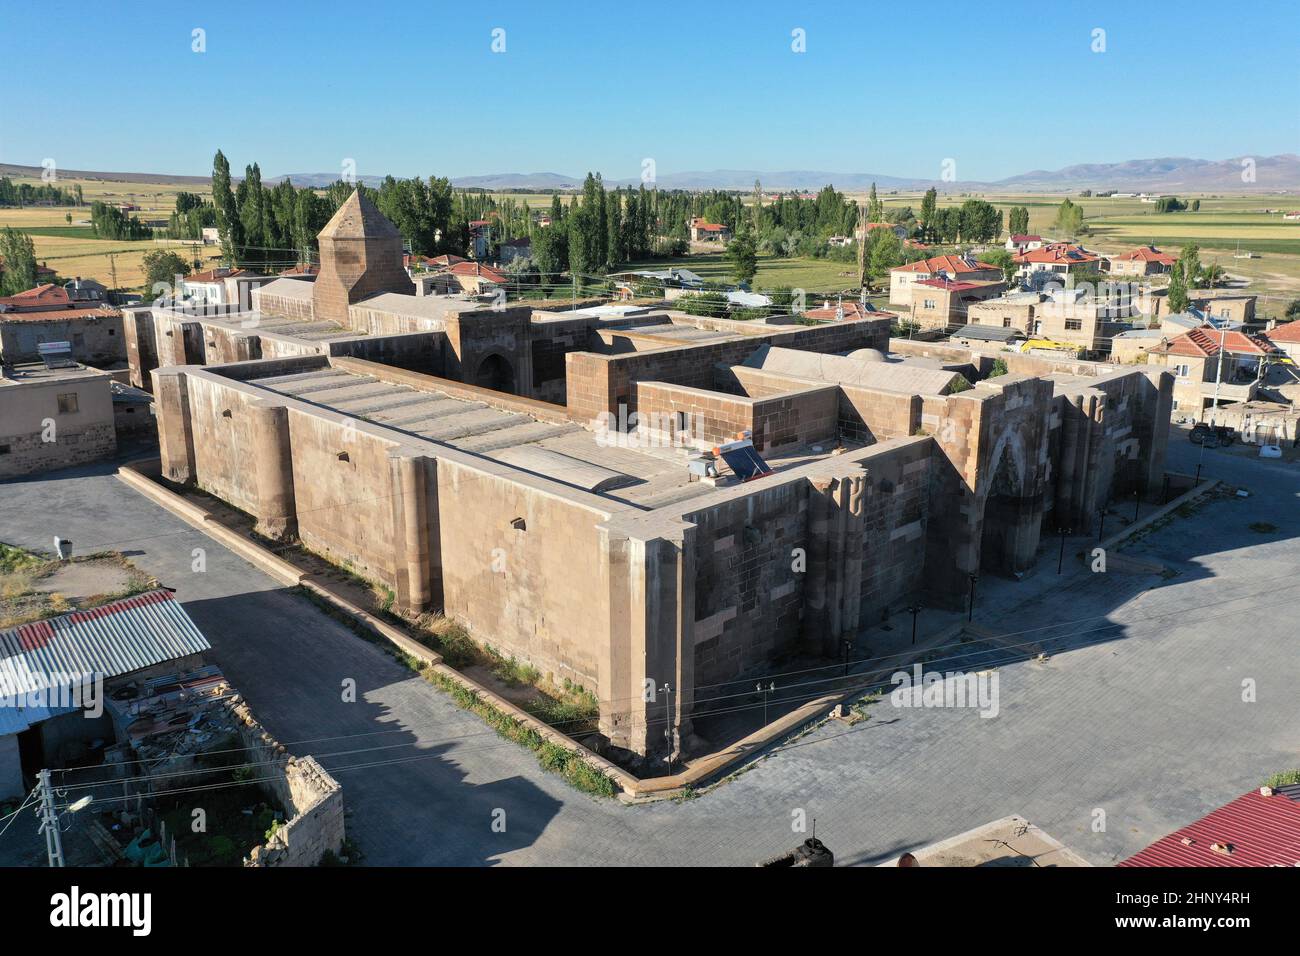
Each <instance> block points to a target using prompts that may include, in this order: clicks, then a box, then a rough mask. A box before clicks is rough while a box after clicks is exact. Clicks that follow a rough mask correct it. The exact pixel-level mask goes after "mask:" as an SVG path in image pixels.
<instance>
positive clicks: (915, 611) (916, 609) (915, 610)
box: [908, 604, 921, 647]
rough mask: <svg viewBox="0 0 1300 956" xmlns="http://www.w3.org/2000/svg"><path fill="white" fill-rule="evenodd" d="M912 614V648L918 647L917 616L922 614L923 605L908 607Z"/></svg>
mask: <svg viewBox="0 0 1300 956" xmlns="http://www.w3.org/2000/svg"><path fill="white" fill-rule="evenodd" d="M908 611H910V612H911V614H912V646H913V647H915V646H916V616H917V615H918V614H920V613H921V605H919V604H913V605H910V606H909V607H908Z"/></svg>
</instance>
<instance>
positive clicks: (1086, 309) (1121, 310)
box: [1033, 288, 1134, 357]
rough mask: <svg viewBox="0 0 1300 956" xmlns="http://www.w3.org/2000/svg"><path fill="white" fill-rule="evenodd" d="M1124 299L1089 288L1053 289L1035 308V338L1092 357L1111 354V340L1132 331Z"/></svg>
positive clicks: (1131, 316)
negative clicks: (1109, 352)
mask: <svg viewBox="0 0 1300 956" xmlns="http://www.w3.org/2000/svg"><path fill="white" fill-rule="evenodd" d="M1133 314H1134V309H1133V306H1132V304H1131V303H1130V302H1128V301H1127V300H1125V299H1124V297H1122V296H1119V295H1116V296H1111V295H1107V294H1106V293H1105V291H1104V290H1092V289H1088V288H1068V289H1051V290H1049V291H1048V292H1047V293H1046V294H1045V295H1044V297H1043V301H1042V302H1040V303H1039V304H1038V305H1037V306H1036V307H1035V309H1034V332H1033V337H1034V338H1042V339H1047V340H1049V341H1051V342H1057V343H1062V344H1065V345H1069V346H1072V347H1075V348H1077V349H1079V350H1080V352H1081V353H1085V354H1086V355H1087V356H1088V357H1096V356H1099V355H1101V354H1102V353H1105V352H1107V351H1109V347H1110V340H1111V338H1112V337H1113V336H1115V335H1118V334H1119V333H1121V332H1126V331H1129V330H1130V329H1131V328H1132V325H1131V324H1130V323H1131V319H1132V318H1133Z"/></svg>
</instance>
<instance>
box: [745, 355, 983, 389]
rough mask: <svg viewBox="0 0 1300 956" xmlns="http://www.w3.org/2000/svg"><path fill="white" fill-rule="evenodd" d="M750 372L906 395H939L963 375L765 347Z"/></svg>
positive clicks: (750, 365) (752, 359)
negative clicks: (763, 372)
mask: <svg viewBox="0 0 1300 956" xmlns="http://www.w3.org/2000/svg"><path fill="white" fill-rule="evenodd" d="M744 365H745V367H746V368H758V369H762V370H763V371H765V372H776V373H778V374H781V375H789V376H792V377H796V378H802V379H805V380H809V381H814V382H834V383H836V384H840V385H862V386H865V387H867V388H876V389H881V390H883V391H888V392H899V393H901V394H905V395H938V394H941V393H942V392H943V390H944V389H946V388H948V386H950V385H951V384H952V383H953V381H954V380H955V379H957V378H958V377H960V373H958V372H951V371H945V370H943V369H935V368H929V367H927V366H925V365H923V364H914V363H912V362H910V361H902V362H865V361H862V360H859V359H854V358H849V357H847V356H844V355H827V354H824V353H822V352H805V351H803V350H802V349H787V348H780V347H779V346H773V345H762V346H759V347H758V348H757V349H755V350H754V354H753V355H751V356H750V357H749V358H747V359H745V362H744Z"/></svg>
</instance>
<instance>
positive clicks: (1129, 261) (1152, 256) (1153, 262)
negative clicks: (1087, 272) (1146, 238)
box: [1109, 246, 1178, 276]
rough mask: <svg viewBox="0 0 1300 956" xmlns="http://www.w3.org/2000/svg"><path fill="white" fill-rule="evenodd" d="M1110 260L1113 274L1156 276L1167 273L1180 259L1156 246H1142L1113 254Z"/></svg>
mask: <svg viewBox="0 0 1300 956" xmlns="http://www.w3.org/2000/svg"><path fill="white" fill-rule="evenodd" d="M1109 261H1110V274H1111V275H1116V276H1155V275H1167V274H1168V273H1169V271H1170V270H1171V269H1173V267H1174V263H1175V262H1177V261H1178V259H1177V257H1175V256H1171V255H1169V253H1167V252H1161V251H1160V250H1159V249H1157V248H1156V247H1155V246H1142V247H1141V248H1140V249H1134V250H1133V251H1132V252H1126V253H1124V254H1123V255H1118V256H1111V257H1110V260H1109Z"/></svg>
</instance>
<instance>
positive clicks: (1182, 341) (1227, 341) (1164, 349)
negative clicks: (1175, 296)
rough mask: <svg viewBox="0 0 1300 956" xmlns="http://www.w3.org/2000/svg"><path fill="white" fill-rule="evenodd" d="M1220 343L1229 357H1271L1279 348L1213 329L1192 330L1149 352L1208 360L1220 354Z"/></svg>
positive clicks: (1244, 335)
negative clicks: (1207, 358)
mask: <svg viewBox="0 0 1300 956" xmlns="http://www.w3.org/2000/svg"><path fill="white" fill-rule="evenodd" d="M1220 342H1222V343H1223V348H1224V351H1226V352H1227V353H1228V354H1229V355H1269V354H1271V353H1274V352H1277V351H1278V348H1277V346H1275V345H1273V344H1272V343H1271V342H1269V341H1268V340H1267V339H1265V338H1262V337H1261V336H1258V335H1246V334H1244V333H1242V332H1235V331H1226V332H1225V331H1222V330H1219V329H1213V328H1199V329H1192V330H1191V331H1190V332H1184V333H1183V334H1182V335H1178V336H1175V337H1174V338H1172V339H1170V340H1169V344H1168V345H1165V346H1156V347H1155V348H1153V349H1149V350H1148V351H1151V352H1155V353H1157V354H1163V355H1187V356H1190V357H1192V358H1206V357H1208V356H1212V355H1218V354H1219V343H1220Z"/></svg>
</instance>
